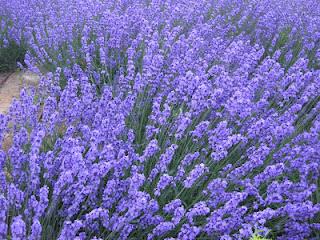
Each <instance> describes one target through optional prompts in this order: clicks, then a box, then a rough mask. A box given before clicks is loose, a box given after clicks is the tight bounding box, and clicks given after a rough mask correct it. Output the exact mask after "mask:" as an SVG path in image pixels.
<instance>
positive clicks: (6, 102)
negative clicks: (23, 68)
mask: <svg viewBox="0 0 320 240" xmlns="http://www.w3.org/2000/svg"><path fill="white" fill-rule="evenodd" d="M38 82H39V76H37V75H35V74H32V73H30V72H15V73H2V74H0V113H5V112H7V110H8V109H9V107H10V104H11V101H12V100H13V98H17V97H18V96H19V94H20V90H21V88H22V87H23V86H25V85H26V86H28V85H29V86H30V85H37V84H38Z"/></svg>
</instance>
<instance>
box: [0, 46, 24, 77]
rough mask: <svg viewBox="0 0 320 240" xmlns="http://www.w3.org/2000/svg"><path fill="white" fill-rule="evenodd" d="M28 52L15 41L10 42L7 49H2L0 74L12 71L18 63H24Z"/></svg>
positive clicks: (0, 52)
mask: <svg viewBox="0 0 320 240" xmlns="http://www.w3.org/2000/svg"><path fill="white" fill-rule="evenodd" d="M25 53H26V50H25V48H24V47H23V46H19V45H18V44H16V43H15V42H14V41H10V42H9V43H8V45H7V46H6V47H2V48H0V72H6V71H12V70H14V69H15V68H16V66H17V62H21V63H23V60H24V56H25Z"/></svg>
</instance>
